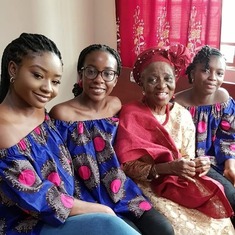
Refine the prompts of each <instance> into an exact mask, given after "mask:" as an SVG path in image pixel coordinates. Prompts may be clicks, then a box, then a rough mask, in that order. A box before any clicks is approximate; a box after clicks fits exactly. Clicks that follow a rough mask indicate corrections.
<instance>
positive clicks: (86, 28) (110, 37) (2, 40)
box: [0, 0, 116, 110]
mask: <svg viewBox="0 0 235 235" xmlns="http://www.w3.org/2000/svg"><path fill="white" fill-rule="evenodd" d="M0 29H1V37H0V55H2V52H3V50H4V48H5V47H6V45H7V44H8V43H9V42H11V41H12V40H13V39H15V38H17V37H18V36H19V35H20V34H21V33H22V32H29V33H40V34H44V35H46V36H47V37H49V38H50V39H52V40H53V41H54V42H55V43H56V44H57V46H58V48H59V49H60V51H61V53H62V57H63V61H64V73H63V79H62V84H61V87H60V93H59V95H58V97H57V98H55V99H54V100H52V101H51V102H50V103H49V104H48V105H47V109H48V110H49V109H50V108H51V107H52V106H53V105H54V104H56V103H59V102H62V101H65V100H67V99H70V98H72V97H73V94H72V87H73V84H74V83H75V82H76V80H77V73H76V64H77V58H78V55H79V53H80V51H81V50H82V49H83V48H84V47H86V46H88V45H90V44H93V43H102V44H107V45H109V46H111V47H113V48H115V49H116V32H115V30H116V23H115V0H7V1H6V0H0Z"/></svg>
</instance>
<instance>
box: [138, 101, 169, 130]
mask: <svg viewBox="0 0 235 235" xmlns="http://www.w3.org/2000/svg"><path fill="white" fill-rule="evenodd" d="M142 102H143V103H144V104H145V105H146V106H147V107H148V108H149V109H150V107H149V106H148V104H147V102H146V101H145V99H143V100H142ZM150 111H151V113H152V114H153V116H154V117H155V118H156V116H157V115H156V114H155V115H154V113H153V111H152V110H151V109H150ZM165 115H166V118H165V121H164V122H163V123H162V124H161V125H163V126H165V125H166V124H167V122H168V121H169V118H170V106H169V104H167V105H166V110H165ZM165 115H164V116H165ZM156 119H157V118H156Z"/></svg>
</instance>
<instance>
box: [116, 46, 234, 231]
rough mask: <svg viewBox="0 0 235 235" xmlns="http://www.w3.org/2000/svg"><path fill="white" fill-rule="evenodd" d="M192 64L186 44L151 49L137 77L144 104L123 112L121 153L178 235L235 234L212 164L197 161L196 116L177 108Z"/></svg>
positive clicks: (138, 64)
mask: <svg viewBox="0 0 235 235" xmlns="http://www.w3.org/2000/svg"><path fill="white" fill-rule="evenodd" d="M189 63H190V54H189V52H188V50H187V48H185V47H184V46H183V45H180V44H178V45H174V46H169V47H166V48H158V47H156V48H149V49H146V50H145V51H143V52H142V53H141V54H140V55H139V56H138V57H137V59H136V62H135V65H134V68H133V77H134V79H135V81H136V83H137V84H138V85H140V86H141V87H142V89H143V99H142V100H140V101H135V102H132V103H129V104H126V105H124V106H123V108H122V110H121V112H120V115H119V118H120V123H119V128H118V133H117V137H116V141H115V142H116V143H115V150H116V153H117V156H118V157H119V160H120V162H121V163H122V164H123V169H124V171H125V173H126V174H127V175H128V176H130V177H131V178H132V179H133V180H134V181H135V182H137V183H138V185H139V186H140V188H141V189H142V190H143V192H144V193H145V195H146V196H148V197H149V198H150V200H151V201H152V203H153V205H154V207H155V208H156V209H157V210H159V211H160V212H162V213H163V214H164V215H165V216H166V217H167V218H168V219H169V220H170V221H171V223H172V225H173V227H174V230H175V234H179V235H187V234H195V235H198V234H213V235H218V234H220V235H223V234H234V229H233V227H232V225H231V221H230V219H229V218H228V217H229V216H231V215H232V213H233V211H232V209H231V207H230V204H229V202H228V201H227V199H226V197H225V195H224V192H223V187H222V185H220V184H218V183H217V182H215V181H213V180H212V179H211V178H209V177H206V176H205V174H206V173H207V172H208V170H209V168H210V160H209V158H208V157H205V156H200V157H198V158H195V127H194V124H193V121H192V118H191V115H190V113H189V112H188V111H187V110H186V109H185V108H184V107H182V106H181V105H179V104H178V103H176V102H172V98H173V95H174V91H175V87H176V81H177V79H178V78H179V77H180V76H181V75H183V74H184V72H185V68H186V66H187V65H188V64H189Z"/></svg>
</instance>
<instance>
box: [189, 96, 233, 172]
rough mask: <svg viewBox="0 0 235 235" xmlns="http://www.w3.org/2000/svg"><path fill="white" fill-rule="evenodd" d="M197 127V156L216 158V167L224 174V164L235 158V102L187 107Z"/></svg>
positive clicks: (228, 101)
mask: <svg viewBox="0 0 235 235" xmlns="http://www.w3.org/2000/svg"><path fill="white" fill-rule="evenodd" d="M186 108H187V109H188V110H189V111H190V113H191V115H192V117H193V121H194V124H195V126H196V133H197V134H196V151H197V156H204V155H208V156H214V157H215V158H214V159H213V158H212V160H214V161H213V162H212V163H213V165H214V167H215V168H216V169H217V170H218V171H219V172H220V173H221V174H223V170H224V162H225V161H226V160H227V159H230V158H235V102H234V100H233V99H232V98H230V99H228V100H227V101H226V102H223V103H217V104H214V105H205V106H198V107H196V106H192V107H186Z"/></svg>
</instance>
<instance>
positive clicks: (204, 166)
mask: <svg viewBox="0 0 235 235" xmlns="http://www.w3.org/2000/svg"><path fill="white" fill-rule="evenodd" d="M193 161H194V162H195V164H196V172H197V173H198V174H199V177H201V176H204V175H206V174H207V172H208V171H209V170H210V167H211V161H210V157H209V156H201V157H197V158H195V159H194V160H193Z"/></svg>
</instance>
